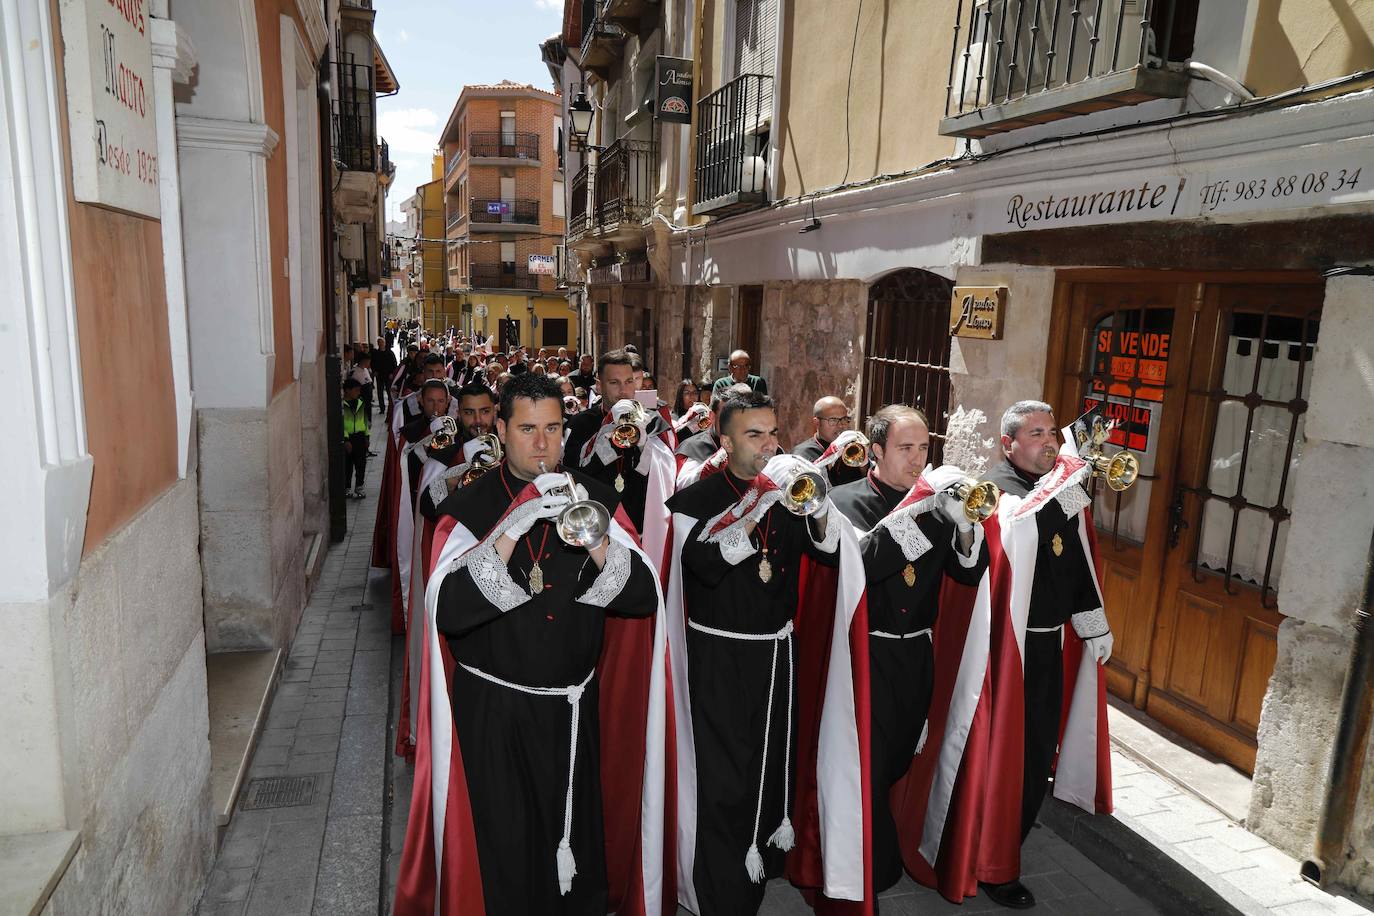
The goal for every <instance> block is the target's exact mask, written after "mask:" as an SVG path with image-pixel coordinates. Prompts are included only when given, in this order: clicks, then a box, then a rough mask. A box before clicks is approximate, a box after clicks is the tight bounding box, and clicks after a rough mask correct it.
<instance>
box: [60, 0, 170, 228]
mask: <svg viewBox="0 0 1374 916" xmlns="http://www.w3.org/2000/svg"><path fill="white" fill-rule="evenodd" d="M59 9H60V12H61V16H62V39H63V44H64V46H65V56H64V58H63V62H64V70H65V76H66V84H67V121H68V129H69V132H70V136H71V157H72V189H73V192H74V194H75V196H76V199H77V200H78V201H80V202H82V203H89V204H98V205H100V206H104V207H112V208H114V209H116V210H124V211H127V212H129V213H135V214H138V215H139V216H150V217H154V218H156V217H157V216H159V215H160V213H161V207H160V205H159V196H158V161H157V124H156V121H155V119H154V117H153V50H152V39H151V36H150V35H149V29H150V28H151V22H150V15H149V10H148V0H61V2H60V6H59Z"/></svg>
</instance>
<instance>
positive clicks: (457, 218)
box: [444, 207, 467, 229]
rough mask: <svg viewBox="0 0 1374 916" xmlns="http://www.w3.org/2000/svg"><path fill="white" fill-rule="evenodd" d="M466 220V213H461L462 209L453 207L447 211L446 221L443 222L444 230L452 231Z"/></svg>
mask: <svg viewBox="0 0 1374 916" xmlns="http://www.w3.org/2000/svg"><path fill="white" fill-rule="evenodd" d="M466 218H467V213H465V212H464V211H463V208H462V207H454V208H453V209H451V210H449V211H448V219H447V220H445V221H444V228H445V229H452V228H453V227H454V226H456V225H458V224H459V223H461V222H462V221H463V220H464V219H466Z"/></svg>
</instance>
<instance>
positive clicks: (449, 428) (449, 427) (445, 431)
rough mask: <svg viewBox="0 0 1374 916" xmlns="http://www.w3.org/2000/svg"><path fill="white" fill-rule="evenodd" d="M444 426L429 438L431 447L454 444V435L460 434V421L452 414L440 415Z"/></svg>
mask: <svg viewBox="0 0 1374 916" xmlns="http://www.w3.org/2000/svg"><path fill="white" fill-rule="evenodd" d="M440 420H441V421H442V423H443V426H441V427H440V428H439V431H438V432H436V433H434V434H433V435H432V436H430V438H429V447H430V448H434V449H440V448H448V447H449V446H450V445H452V444H453V437H454V436H456V435H458V423H457V421H455V420H454V419H453V417H450V416H447V415H445V416H443V417H440Z"/></svg>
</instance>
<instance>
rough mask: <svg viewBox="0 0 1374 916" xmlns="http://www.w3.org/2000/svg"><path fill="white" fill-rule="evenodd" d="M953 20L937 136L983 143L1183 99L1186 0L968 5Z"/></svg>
mask: <svg viewBox="0 0 1374 916" xmlns="http://www.w3.org/2000/svg"><path fill="white" fill-rule="evenodd" d="M959 9H960V10H961V12H957V13H956V14H955V22H954V42H953V45H952V47H951V49H950V65H949V82H948V83H947V84H946V89H945V117H944V118H943V119H942V120H941V121H940V133H941V134H944V135H945V136H950V137H986V136H990V135H992V134H997V133H1003V132H1005V131H1009V130H1016V129H1017V128H1020V127H1028V126H1030V125H1032V124H1045V123H1047V122H1050V121H1057V120H1060V119H1062V118H1070V117H1073V116H1074V115H1080V114H1088V113H1090V112H1094V111H1104V110H1106V109H1110V108H1121V107H1124V106H1127V105H1137V104H1140V103H1141V102H1147V101H1150V100H1152V99H1181V98H1183V97H1184V96H1185V95H1187V92H1188V76H1187V74H1185V73H1182V72H1179V71H1177V70H1172V69H1168V68H1167V66H1166V65H1167V64H1168V63H1170V62H1173V61H1179V60H1186V59H1187V57H1188V55H1189V54H1191V52H1192V33H1193V27H1194V26H1195V24H1196V14H1197V6H1196V4H1195V3H1189V2H1188V0H1153V2H1152V0H1091V2H1090V0H972V2H971V4H970V5H969V7H968V11H967V13H963V12H962V9H963V4H962V3H961V4H960V5H959Z"/></svg>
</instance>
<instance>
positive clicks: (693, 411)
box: [673, 401, 711, 432]
mask: <svg viewBox="0 0 1374 916" xmlns="http://www.w3.org/2000/svg"><path fill="white" fill-rule="evenodd" d="M710 412H711V408H709V407H707V406H706V405H705V404H703V403H701V402H700V401H697V402H696V403H695V404H693V405H692V406H691V407H688V408H687V412H686V413H684V414H683V415H682V416H681V417H680V418H679V419H678V421H677V425H676V426H675V427H673V428H674V429H687V428H689V427H690V428H691V430H692V432H696V431H697V424H698V423H700V422H701V418H702V417H704V416H707V415H708V414H710Z"/></svg>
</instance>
